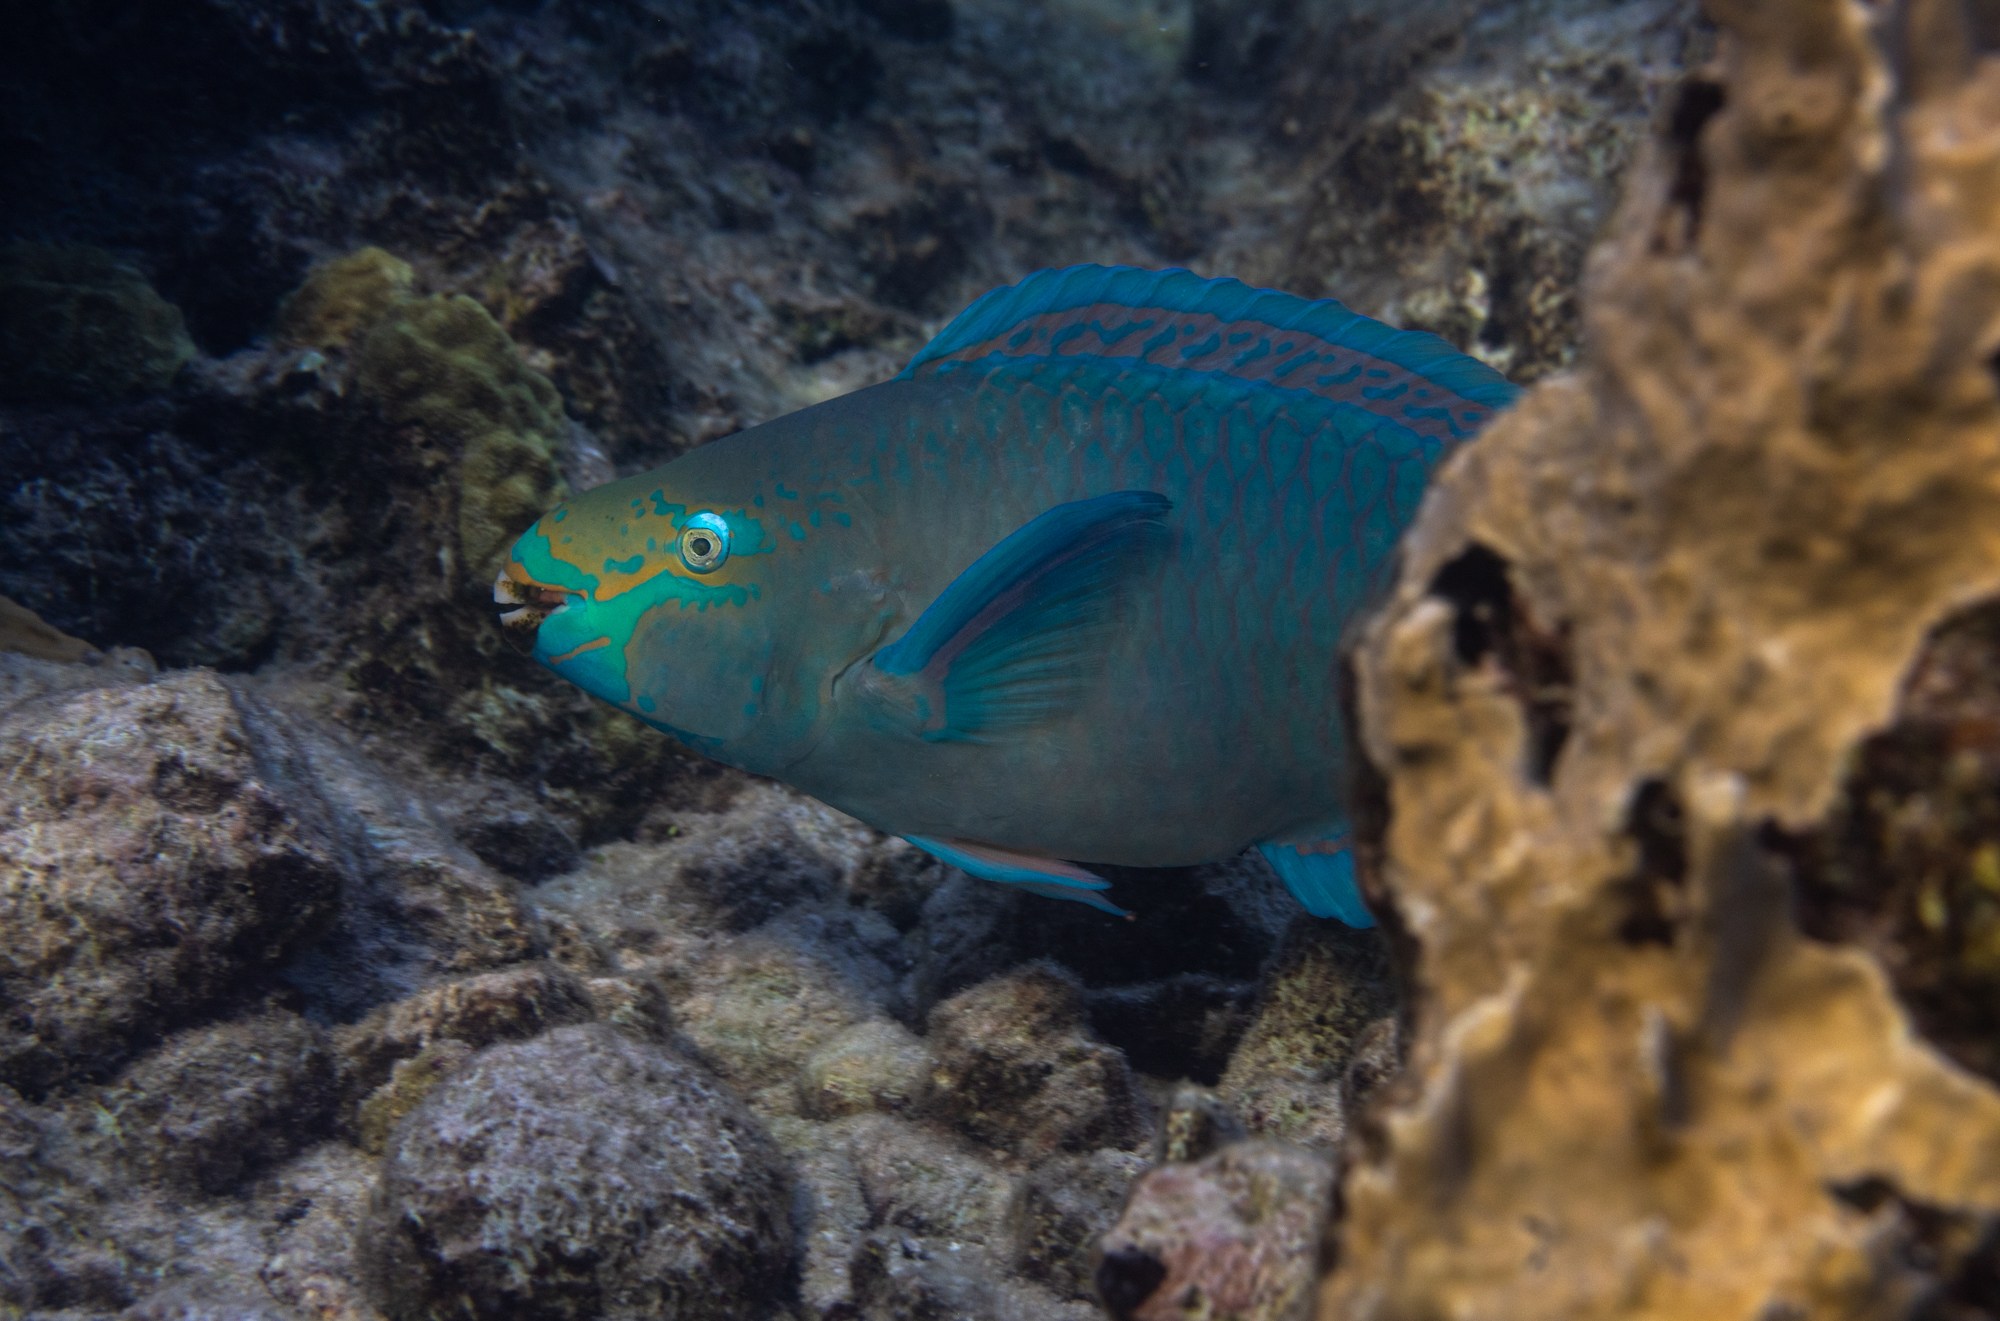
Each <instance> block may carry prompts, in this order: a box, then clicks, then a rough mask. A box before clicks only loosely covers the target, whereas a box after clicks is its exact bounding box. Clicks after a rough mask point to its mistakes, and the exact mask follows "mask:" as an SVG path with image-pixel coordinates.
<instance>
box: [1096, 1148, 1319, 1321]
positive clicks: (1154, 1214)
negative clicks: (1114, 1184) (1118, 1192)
mask: <svg viewBox="0 0 2000 1321" xmlns="http://www.w3.org/2000/svg"><path fill="white" fill-rule="evenodd" d="M1332 1206H1333V1164H1332V1162H1331V1161H1329V1160H1327V1159H1326V1158H1325V1157H1323V1156H1318V1155H1315V1154H1313V1153H1312V1152H1309V1151H1306V1150H1304V1149H1302V1148H1298V1147H1290V1146H1286V1145H1284V1144H1282V1143H1277V1142H1269V1141H1263V1140H1257V1139H1253V1140H1251V1141H1247V1142H1234V1143H1231V1144H1230V1145H1229V1146H1226V1147H1224V1148H1223V1149H1222V1150H1220V1151H1218V1152H1216V1153H1215V1154H1214V1155H1213V1156H1209V1157H1207V1158H1205V1159H1203V1160H1199V1161H1196V1162H1194V1163H1193V1164H1188V1165H1162V1166H1160V1167H1159V1168H1158V1169H1155V1170H1152V1171H1150V1172H1148V1173H1147V1174H1145V1175H1143V1176H1142V1177H1141V1178H1140V1180H1139V1182H1138V1183H1137V1184H1135V1185H1134V1186H1133V1188H1132V1199H1131V1201H1130V1202H1129V1203H1128V1204H1127V1205H1126V1207H1125V1213H1124V1214H1123V1215H1122V1216H1120V1217H1119V1220H1118V1223H1117V1225H1116V1226H1115V1227H1113V1229H1112V1230H1111V1232H1110V1233H1108V1234H1106V1235H1105V1236H1104V1240H1103V1255H1102V1257H1101V1258H1100V1259H1099V1261H1098V1264H1097V1272H1096V1276H1097V1289H1098V1294H1099V1296H1100V1297H1101V1298H1102V1300H1103V1302H1104V1305H1105V1307H1106V1309H1108V1310H1109V1311H1110V1313H1111V1315H1112V1316H1114V1317H1116V1318H1119V1321H1128V1319H1129V1321H1206V1319H1207V1318H1213V1317H1230V1318H1232V1319H1233V1321H1292V1319H1293V1318H1297V1317H1300V1316H1303V1315H1304V1314H1305V1310H1306V1308H1307V1305H1308V1300H1309V1299H1310V1298H1311V1297H1312V1293H1313V1285H1314V1281H1315V1277H1316V1274H1317V1270H1318V1266H1319V1243H1320V1236H1321V1235H1322V1234H1323V1233H1324V1232H1325V1229H1326V1220H1327V1215H1328V1213H1329V1212H1330V1211H1331V1210H1332Z"/></svg>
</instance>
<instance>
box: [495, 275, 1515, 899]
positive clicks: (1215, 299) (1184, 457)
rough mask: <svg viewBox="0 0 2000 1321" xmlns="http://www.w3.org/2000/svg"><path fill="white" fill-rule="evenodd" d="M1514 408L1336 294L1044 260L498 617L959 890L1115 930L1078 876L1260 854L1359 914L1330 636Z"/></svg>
mask: <svg viewBox="0 0 2000 1321" xmlns="http://www.w3.org/2000/svg"><path fill="white" fill-rule="evenodd" d="M1515 394H1516V387H1514V386H1513V385H1512V384H1510V383H1509V382H1508V381H1507V380H1506V379H1505V378H1504V377H1503V376H1501V375H1500V374H1499V373H1498V372H1496V371H1494V370H1493V369H1492V368H1490V367H1488V366H1486V365H1485V364H1484V363H1481V362H1479V361H1478V360H1477V359H1474V358H1472V357H1469V356H1467V355H1466V354H1463V353H1460V352H1459V351H1457V350H1456V349H1454V348H1452V347H1451V346H1450V345H1448V344H1447V343H1445V342H1444V341H1443V340H1441V339H1439V338H1437V337H1436V336H1433V335H1429V334H1424V333H1421V332H1416V331H1399V330H1396V329H1394V328H1392V327H1390V326H1387V325H1384V324H1382V323H1381V322H1378V321H1374V320H1371V319H1369V318H1368V317H1365V316H1361V315H1359V314H1357V313H1355V312H1352V311H1350V310H1348V309H1347V308H1346V307H1344V306H1342V305H1341V304H1340V303H1338V302H1334V301H1331V300H1320V301H1309V300H1306V299H1302V298H1297V297H1294V296H1292V295H1289V294H1284V293H1277V292H1272V291H1268V290H1259V289H1254V288H1251V287H1250V286H1247V285H1244V284H1241V283H1239V282H1237V281H1235V280H1228V279H1204V278H1201V277H1199V276H1197V275H1194V274H1192V273H1190V272H1188V271H1182V270H1169V271H1146V270H1137V269H1133V268H1129V267H1104V266H1077V267H1071V268H1068V269H1065V270H1054V271H1043V272H1040V273H1038V274H1035V275H1032V276H1030V277H1028V278H1027V279H1025V280H1023V281H1022V282H1021V283H1019V284H1016V285H1012V286H1010V287H1006V288H1002V289H996V290H994V291H993V292H991V293H988V294H986V295H985V296H983V297H981V298H980V299H978V300H977V301H976V302H974V303H973V304H972V305H971V306H970V307H968V308H967V309H966V310H965V311H964V312H962V313H961V314H960V315H959V316H958V317H957V318H956V319H955V320H953V321H952V322H951V323H950V324H949V325H947V326H946V327H945V328H944V330H943V331H941V332H940V333H939V334H938V336H937V337H936V338H935V339H934V340H932V341H931V342H930V344H929V345H927V346H926V347H925V348H923V349H922V350H921V351H920V352H918V354H917V355H916V357H915V358H914V359H912V360H911V362H910V364H909V366H908V367H906V368H905V369H904V370H903V371H902V373H901V374H900V375H898V376H896V377H895V378H894V379H892V380H889V381H886V382H884V383H882V384H880V385H876V386H872V387H869V388H867V389H863V390H858V391H856V392H854V393H852V394H849V395H845V396H842V397H840V398H837V399H832V400H829V401H827V402H825V403H821V404H817V405H814V406H812V407H810V408H805V409H802V410H800V411H798V412H795V413H792V414H789V415H787V416H784V417H780V418H778V419H776V420H774V421H771V422H767V423H764V424H763V425H761V426H755V427H751V428H749V429H747V430H745V431H742V432H739V433H737V434H736V435H733V436H729V437H726V438H724V439H721V440H717V441H714V442H711V443H709V444H707V445H703V446H701V447H699V448H697V449H694V450H692V451H690V452H689V453H687V454H684V455H682V456H681V457H679V458H677V459H675V460H673V461H672V462H670V463H667V464H665V465H664V466H662V467H659V468H656V469H654V470H653V471H651V472H647V473H643V474H640V475H638V476H635V477H628V478H625V479H623V480H620V481H614V482H611V483H609V484H607V485H604V486H600V487H597V488H595V489H593V490H590V491H586V492H585V493H583V494H582V495H580V496H578V497H576V498H575V499H573V500H571V501H569V502H568V503H567V504H564V505H562V506H560V507H559V508H557V509H554V510H552V511H550V512H549V513H547V514H545V515H544V516H543V517H542V518H541V519H540V520H539V521H538V522H536V523H535V525H534V526H533V527H532V528H530V529H529V530H528V531H527V532H525V533H524V534H523V535H522V536H521V538H520V540H519V541H518V542H517V543H516V544H515V546H514V548H513V552H512V556H511V558H510V560H509V561H508V563H507V565H506V567H505V569H504V570H503V571H502V573H501V575H500V578H499V580H498V582H497V583H496V584H495V587H494V596H495V599H496V600H498V601H499V602H501V603H502V604H503V605H505V606H507V607H509V609H508V610H507V611H506V613H505V614H504V615H503V617H502V618H503V621H504V622H505V623H506V625H507V627H509V628H510V629H512V630H515V631H516V632H517V633H519V634H521V635H523V636H524V637H525V636H527V635H532V644H531V645H532V651H533V654H534V656H535V657H536V658H537V659H538V660H539V661H540V662H541V663H542V664H543V665H545V666H547V667H548V668H549V669H550V670H553V671H554V672H555V673H556V674H558V675H560V676H561V677H563V678H564V679H567V680H569V681H570V682H571V683H574V684H576V685H578V686H579V687H581V688H583V689H585V690H586V691H588V692H590V693H592V694H594V695H595V696H597V697H599V698H602V699H603V700H605V701H607V702H611V703H613V704H615V705H616V706H618V707H619V708H620V709H622V710H625V711H628V712H630V713H632V714H633V715H635V716H637V717H638V718H639V719H641V720H643V721H645V722H646V723H648V724H650V725H652V726H654V727H655V728H657V729H660V730H663V731H664V732H666V733H667V734H669V735H671V736H673V737H674V738H676V739H678V740H680V741H681V742H682V743H684V744H686V745H688V746H689V747H691V748H693V749H695V750H697V751H698V752H701V753H703V754H706V755H707V756H709V757H713V758H715V759H716V760H718V761H722V762H726V763H728V764H730V765H733V766H737V767H740V768H742V769H743V770H746V771H751V772H754V773H756V774H759V775H764V776H769V777H771V778H773V779H777V780H780V781H783V782H785V783H788V784H790V785H792V786H794V787H796V788H798V789H800V790H803V791H804V792H806V793H808V794H811V795H813V796H815V797H817V798H819V799H821V800H823V801H825V802H827V803H829V804H831V805H832V806H834V807H836V808H839V809H840V810H841V811H843V812H846V813H848V814H849V815H851V816H854V817H857V818H859V819H860V820H861V821H863V822H866V823H868V824H869V825H872V826H874V827H876V828H877V829H879V830H882V831H884V832H887V833H889V834H894V835H900V836H902V837H904V838H905V839H907V840H909V841H910V842H911V843H912V844H914V845H916V846H917V847H918V848H920V849H923V850H925V851H926V852H928V853H931V854H934V855H935V856H937V857H939V858H942V859H943V860H945V861H946V862H948V863H951V864H953V865H955V866H958V867H960V868H963V869H964V870H966V871H968V872H971V873H973V874H974V875H977V876H982V877H986V878H988V879H990V880H994V881H1001V882H1005V883H1008V884H1012V885H1017V886H1021V887H1024V888H1026V889H1028V890H1031V891H1034V892H1037V893H1040V894H1044V895H1051V896H1056V897H1061V898H1070V899H1078V900H1081V901H1083V902H1085V903H1089V904H1092V905H1093V906H1095V907H1098V908H1102V909H1104V910H1106V911H1108V912H1113V913H1122V912H1123V910H1122V909H1119V908H1118V907H1116V906H1115V905H1113V904H1112V903H1111V902H1110V900H1109V899H1108V898H1107V897H1106V896H1105V894H1104V893H1103V892H1104V891H1105V889H1106V888H1107V885H1108V883H1107V882H1106V881H1105V880H1104V879H1103V878H1102V877H1100V876H1098V875H1097V874H1095V873H1094V872H1092V871H1090V870H1089V868H1090V866H1091V865H1092V864H1104V865H1124V866H1133V867H1169V866H1181V865H1188V864H1194V863H1202V862H1209V861H1215V860H1220V859H1225V858H1229V857H1233V856H1235V855H1236V854H1238V853H1240V852H1242V851H1243V850H1245V849H1246V848H1249V847H1251V846H1255V847H1257V848H1258V849H1260V850H1261V851H1262V852H1263V854H1264V856H1265V857H1266V858H1268V859H1269V860H1270V862H1271V864H1272V866H1273V867H1274V868H1275V870H1276V871H1277V873H1278V875H1279V876H1280V877H1281V878H1282V879H1283V880H1284V882H1285V883H1286V885H1288V886H1289V887H1290V888H1291V890H1292V891H1293V893H1294V894H1296V895H1297V896H1298V898H1299V899H1300V900H1301V901H1302V902H1303V903H1304V904H1305V906H1306V907H1307V908H1308V909H1309V910H1310V911H1311V912H1313V913H1315V914H1317V915H1319V916H1322V917H1338V918H1340V919H1342V920H1343V921H1345V922H1347V923H1349V924H1351V925H1356V926H1365V925H1369V924H1370V923H1371V921H1372V918H1371V917H1370V914H1369V912H1368V909H1367V906H1366V904H1365V903H1364V901H1363V899H1362V897H1361V894H1360V892H1359V890H1358V888H1357V886H1356V882H1355V872H1354V863H1353V859H1352V854H1351V850H1350V848H1349V843H1348V808H1347V801H1346V791H1347V781H1348V776H1349V773H1350V767H1351V755H1352V754H1351V752H1350V746H1349V736H1348V733H1347V731H1346V730H1345V729H1344V728H1343V716H1342V712H1341V709H1340V703H1339V698H1338V689H1339V683H1338V667H1339V663H1340V651H1341V647H1342V645H1343V642H1344V640H1345V639H1346V638H1347V636H1348V634H1349V632H1350V630H1352V629H1353V627H1354V626H1355V624H1356V621H1357V620H1359V619H1360V618H1361V617H1362V616H1363V615H1364V614H1365V612H1366V611H1367V610H1368V608H1369V607H1370V605H1371V603H1372V602H1374V601H1375V600H1376V599H1377V598H1378V597H1379V596H1380V595H1381V594H1382V592H1383V590H1384V589H1385V587H1386V585H1387V580H1388V578H1389V575H1390V574H1391V572H1392V570H1393V564H1394V553H1395V548H1396V543H1397V538H1398V536H1399V534H1400V533H1401V532H1402V530H1403V528H1404V527H1405V526H1406V525H1407V524H1408V523H1409V522H1410V520H1411V519H1412V518H1413V517H1414V516H1415V514H1416V511H1417V506H1418V502H1419V501H1420V500H1421V498H1422V496H1423V493H1424V489H1425V486H1426V483H1427V481H1428V479H1429V476H1430V474H1431V472H1432V471H1433V470H1434V469H1435V468H1436V467H1437V465H1438V464H1439V463H1440V462H1441V461H1442V460H1443V458H1444V457H1445V456H1446V455H1447V454H1448V453H1450V452H1451V451H1452V450H1453V449H1454V448H1455V447H1456V446H1458V445H1460V444H1462V443H1464V442H1465V441H1466V440H1467V439H1469V438H1470V437H1472V436H1473V435H1474V434H1475V433H1476V432H1477V431H1478V430H1479V429H1480V428H1481V426H1483V425H1484V424H1485V423H1486V422H1487V420H1488V419H1489V418H1490V417H1491V416H1492V415H1493V414H1494V413H1495V412H1496V411H1497V410H1499V409H1502V408H1504V407H1506V406H1507V405H1508V403H1510V402H1511V401H1512V400H1513V398H1514V396H1515Z"/></svg>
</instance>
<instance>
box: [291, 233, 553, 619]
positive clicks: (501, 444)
mask: <svg viewBox="0 0 2000 1321" xmlns="http://www.w3.org/2000/svg"><path fill="white" fill-rule="evenodd" d="M277 329H278V333H279V335H280V337H281V338H284V339H286V340H289V341H290V342H293V343H297V344H302V345H308V346H311V347H313V348H317V349H323V350H344V351H345V352H347V353H348V354H349V355H350V356H351V358H352V361H353V366H354V381H355V385H356V386H357V387H358V389H359V391H360V393H361V394H362V396H363V397H364V398H365V399H367V400H368V402H369V403H370V404H371V405H372V406H373V407H374V408H375V409H376V410H377V411H378V412H379V413H380V415H381V418H382V420H383V421H384V422H386V423H387V424H388V425H389V426H391V427H395V428H412V429H416V430H420V431H422V432H424V433H425V434H426V435H428V436H429V437H430V438H432V439H433V440H435V441H438V442H441V443H443V444H445V445H447V446H449V447H450V448H451V449H453V450H455V451H456V452H457V454H458V482H457V484H458V520H457V522H458V528H457V530H458V549H459V556H460V561H461V564H462V565H463V566H464V568H465V570H466V572H467V573H468V574H469V575H470V576H471V577H473V578H475V579H479V580H484V579H485V578H487V577H490V576H491V574H492V569H493V563H492V562H493V560H494V559H495V558H496V557H497V555H498V553H499V551H500V550H501V548H502V547H503V546H504V545H505V544H506V543H507V541H508V540H509V539H511V538H512V537H513V536H514V535H515V534H516V533H518V532H519V531H520V530H521V529H522V528H523V527H525V526H526V525H527V524H529V523H531V522H533V521H534V520H535V518H536V517H537V516H539V515H540V514H541V513H542V512H543V511H544V510H545V509H547V508H548V507H549V506H550V505H552V504H555V503H556V502H557V501H558V500H559V499H560V498H561V497H562V495H563V485H562V480H561V478H560V477H559V476H558V475H557V473H556V464H555V445H556V440H557V437H559V436H560V435H561V433H562V401H561V398H560V396H558V394H557V393H556V388H555V386H553V385H552V384H550V383H549V380H548V378H547V377H545V376H543V375H542V374H541V373H540V372H537V371H535V370H534V369H533V368H532V367H530V366H528V364H527V363H526V362H525V361H523V360H522V358H521V354H520V351H519V350H518V349H517V348H516V347H515V345H514V342H513V340H511V339H509V338H508V337H507V332H506V331H504V330H502V329H501V328H500V326H499V324H498V323H497V322H495V321H494V320H493V318H492V317H491V316H490V315H488V314H487V311H486V309H485V308H483V307H481V306H480V305H479V304H478V303H477V302H475V301H473V300H472V299H470V298H467V297H465V296H464V295H462V294H428V295H419V294H417V293H415V292H414V274H413V272H412V271H411V269H410V267H409V266H408V265H407V264H406V263H404V262H402V261H401V260H399V259H397V258H396V257H394V256H392V255H390V254H389V253H387V252H384V251H383V250H381V249H380V248H363V249H361V250H360V251H358V252H355V253H351V254H349V255H347V256H345V257H341V258H337V259H335V260H333V261H329V262H326V263H324V264H323V265H321V266H319V267H318V268H316V269H315V270H314V271H313V272H312V274H311V275H310V276H308V277H307V279H306V281H305V283H304V284H303V285H302V286H301V287H300V288H299V289H298V290H297V292H295V293H294V294H293V295H292V296H291V297H290V298H289V299H287V300H286V302H285V306H284V308H283V309H282V311H281V313H280V316H279V323H278V327H277Z"/></svg>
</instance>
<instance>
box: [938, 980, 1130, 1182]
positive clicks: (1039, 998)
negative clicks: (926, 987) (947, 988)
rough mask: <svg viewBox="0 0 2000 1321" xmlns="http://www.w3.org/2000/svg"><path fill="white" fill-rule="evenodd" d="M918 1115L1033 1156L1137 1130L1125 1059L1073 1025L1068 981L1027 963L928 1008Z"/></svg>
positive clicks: (1118, 1140) (1107, 1142) (1076, 996)
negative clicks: (924, 1083)
mask: <svg viewBox="0 0 2000 1321" xmlns="http://www.w3.org/2000/svg"><path fill="white" fill-rule="evenodd" d="M929 1039H930V1046H931V1050H932V1052H933V1055H934V1057H935V1059H936V1064H935V1067H934V1068H933V1069H932V1072H931V1087H930V1092H929V1099H928V1100H927V1101H926V1108H927V1110H928V1111H929V1112H930V1113H932V1114H935V1115H937V1116H938V1117H939V1118H941V1119H943V1120H945V1121H946V1122H947V1123H950V1124H951V1125H953V1126H954V1127H956V1128H957V1129H959V1131H961V1132H963V1133H965V1134H967V1135H968V1136H970V1137H972V1138H974V1139H975V1140H977V1141H979V1142H983V1143H986V1144H988V1145H990V1146H995V1147H1000V1148H1003V1149H1006V1150H1009V1151H1013V1152H1018V1153H1020V1154H1022V1155H1026V1156H1031V1157H1032V1156H1043V1155H1047V1154H1049V1153H1051V1152H1055V1151H1085V1150H1088V1149H1090V1148H1092V1147H1099V1146H1125V1145H1127V1144H1131V1143H1136V1142H1137V1141H1139V1140H1140V1139H1141V1138H1142V1137H1143V1136H1144V1133H1145V1123H1144V1120H1143V1119H1142V1117H1141V1113H1140V1109H1139V1102H1138V1098H1137V1096H1136V1095H1135V1093H1134V1090H1133V1086H1132V1077H1131V1073H1130V1071H1129V1070H1128V1069H1127V1068H1126V1065H1125V1057H1124V1056H1123V1055H1121V1054H1119V1052H1118V1051H1117V1050H1115V1049H1113V1048H1112V1047H1110V1046H1107V1045H1105V1044H1104V1043H1103V1042H1101V1041H1098V1040H1097V1039H1096V1038H1094V1037H1092V1036H1091V1035H1090V1032H1089V1030H1088V1029H1087V1028H1086V1027H1085V1026H1084V1024H1083V1006H1082V998H1081V992H1080V988H1079V987H1078V984H1077V982H1076V980H1075V978H1074V977H1073V976H1072V975H1071V974H1070V973H1068V972H1066V971H1065V970H1063V969H1061V968H1059V967H1057V966H1056V965H1055V964H1052V963H1033V964H1028V965H1026V966H1024V967H1021V968H1018V969H1016V970H1015V971H1013V972H1011V973H1008V974H1007V975H1005V976H1003V977H996V978H994V979H992V980H991V981H986V982H982V983H980V984H979V985H978V986H975V987H973V988H971V989H970V990H967V991H962V992H960V993H959V994H958V995H955V996H953V997H952V998H951V999H949V1000H947V1001H945V1002H944V1003H943V1004H941V1005H939V1006H938V1007H937V1008H936V1009H934V1010H932V1011H931V1016H930V1038H929Z"/></svg>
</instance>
